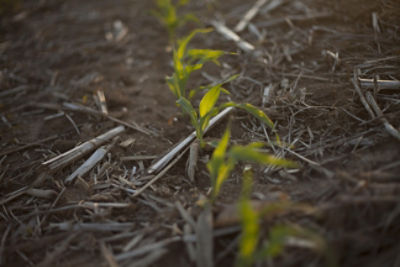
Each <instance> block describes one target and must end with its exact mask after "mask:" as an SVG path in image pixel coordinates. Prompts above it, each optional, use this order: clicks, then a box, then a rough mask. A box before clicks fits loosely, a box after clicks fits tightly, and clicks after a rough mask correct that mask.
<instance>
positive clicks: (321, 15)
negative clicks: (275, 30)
mask: <svg viewBox="0 0 400 267" xmlns="http://www.w3.org/2000/svg"><path fill="white" fill-rule="evenodd" d="M330 16H332V13H315V14H310V15H306V16H303V15H293V16H286V17H284V18H277V19H271V20H268V21H263V22H259V23H256V25H257V26H258V27H262V28H267V27H272V26H276V25H278V24H280V23H287V22H288V21H307V20H312V19H320V18H327V17H330Z"/></svg>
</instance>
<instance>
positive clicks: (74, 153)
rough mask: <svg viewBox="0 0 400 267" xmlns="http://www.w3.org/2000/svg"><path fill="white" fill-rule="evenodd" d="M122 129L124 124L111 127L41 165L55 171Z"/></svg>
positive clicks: (123, 129) (122, 130) (117, 133)
mask: <svg viewBox="0 0 400 267" xmlns="http://www.w3.org/2000/svg"><path fill="white" fill-rule="evenodd" d="M124 131H125V127H124V126H118V127H116V128H113V129H111V130H109V131H108V132H106V133H104V134H102V135H99V136H97V137H95V138H93V139H91V140H89V141H87V142H84V143H83V144H81V145H79V146H77V147H75V148H73V149H71V150H68V151H67V152H65V153H62V154H60V155H58V156H56V157H54V158H52V159H50V160H48V161H45V162H43V163H42V165H43V166H45V167H47V168H48V169H49V170H50V171H55V170H57V169H60V168H63V167H65V166H67V165H68V164H70V163H71V162H73V161H75V160H77V159H79V158H81V157H83V156H84V155H86V154H87V153H89V152H90V151H92V150H94V149H95V148H96V147H98V146H101V145H102V144H104V143H105V142H107V141H108V140H110V139H112V138H114V137H115V136H117V135H119V134H120V133H122V132H124Z"/></svg>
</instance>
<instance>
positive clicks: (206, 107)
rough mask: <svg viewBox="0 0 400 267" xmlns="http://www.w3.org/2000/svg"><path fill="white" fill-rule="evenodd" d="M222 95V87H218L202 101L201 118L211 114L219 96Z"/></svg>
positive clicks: (200, 107)
mask: <svg viewBox="0 0 400 267" xmlns="http://www.w3.org/2000/svg"><path fill="white" fill-rule="evenodd" d="M220 93H221V86H220V85H217V86H214V87H213V88H211V89H210V90H209V91H208V92H207V93H206V94H205V95H204V97H203V98H202V99H201V101H200V105H199V114H200V117H204V116H205V115H206V114H207V113H209V112H210V111H211V110H212V109H213V107H214V106H215V104H216V103H217V101H218V98H219V95H220Z"/></svg>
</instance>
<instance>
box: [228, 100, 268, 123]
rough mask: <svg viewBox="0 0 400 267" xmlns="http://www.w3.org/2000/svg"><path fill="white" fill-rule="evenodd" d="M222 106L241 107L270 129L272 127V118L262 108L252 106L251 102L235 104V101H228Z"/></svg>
mask: <svg viewBox="0 0 400 267" xmlns="http://www.w3.org/2000/svg"><path fill="white" fill-rule="evenodd" d="M223 107H236V108H240V109H243V110H245V111H247V112H248V113H250V114H251V115H253V116H254V117H256V118H257V119H259V120H260V121H262V122H263V123H265V124H266V125H267V126H268V127H270V128H271V129H273V128H274V123H273V122H272V120H271V119H270V118H269V117H268V116H267V115H266V114H265V113H264V112H263V111H262V110H260V109H259V108H257V107H255V106H253V105H252V104H249V103H246V104H237V103H235V102H228V103H225V104H224V105H223Z"/></svg>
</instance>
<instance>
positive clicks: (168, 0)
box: [151, 0, 198, 43]
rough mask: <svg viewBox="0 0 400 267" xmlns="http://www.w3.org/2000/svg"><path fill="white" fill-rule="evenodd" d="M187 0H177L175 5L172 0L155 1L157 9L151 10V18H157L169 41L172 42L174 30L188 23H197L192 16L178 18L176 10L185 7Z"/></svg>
mask: <svg viewBox="0 0 400 267" xmlns="http://www.w3.org/2000/svg"><path fill="white" fill-rule="evenodd" d="M188 2H189V0H179V1H177V2H176V3H175V4H174V2H173V0H156V1H155V3H156V6H157V9H155V10H152V11H151V13H152V14H153V16H155V17H156V18H158V20H159V21H160V23H161V24H162V25H163V26H164V27H165V28H166V29H167V32H168V37H169V41H170V42H171V43H173V42H174V40H175V37H176V30H177V29H178V28H179V27H181V26H183V25H184V24H185V23H186V22H188V21H195V22H198V19H197V18H196V16H195V15H193V14H190V13H189V14H185V15H183V16H180V15H179V14H178V9H179V8H180V7H182V6H184V5H186V4H187V3H188Z"/></svg>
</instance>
